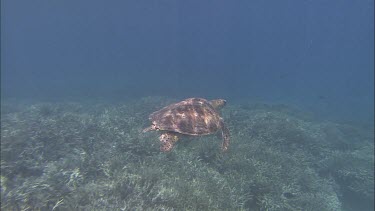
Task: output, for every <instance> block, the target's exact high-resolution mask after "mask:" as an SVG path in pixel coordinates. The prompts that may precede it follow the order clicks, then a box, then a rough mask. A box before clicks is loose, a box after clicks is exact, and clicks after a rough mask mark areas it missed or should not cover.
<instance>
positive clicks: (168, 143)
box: [159, 132, 178, 152]
mask: <svg viewBox="0 0 375 211" xmlns="http://www.w3.org/2000/svg"><path fill="white" fill-rule="evenodd" d="M159 140H160V151H162V152H169V151H171V149H172V148H173V145H174V143H176V142H177V141H178V136H177V135H176V134H175V133H170V132H167V133H163V134H161V135H160V137H159Z"/></svg>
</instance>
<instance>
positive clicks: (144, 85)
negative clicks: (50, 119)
mask: <svg viewBox="0 0 375 211" xmlns="http://www.w3.org/2000/svg"><path fill="white" fill-rule="evenodd" d="M373 7H374V3H373V1H371V0H364V1H340V0H332V1H323V0H321V1H309V0H304V1H295V0H286V1H237V2H230V1H162V2H160V1H110V2H106V3H104V2H102V1H96V0H94V1H42V0H37V1H22V0H16V1H3V2H2V11H1V12H2V22H1V23H2V26H1V29H2V30H1V32H2V33H1V35H2V36H1V46H2V47H1V53H2V54H1V55H2V57H1V59H2V60H1V61H2V62H1V70H2V78H1V84H2V96H3V97H9V98H14V97H16V98H17V97H20V98H32V99H35V98H54V99H60V100H63V99H64V98H67V97H76V98H87V97H88V98H112V99H124V98H128V97H142V96H150V95H158V96H173V97H176V98H181V99H182V98H184V97H190V96H198V97H223V98H228V99H230V100H252V101H270V102H281V103H292V104H297V105H299V106H304V107H306V108H307V109H308V110H311V111H317V112H323V113H324V115H325V116H333V117H336V118H339V119H345V120H348V121H350V120H363V121H367V122H372V120H373V117H374V112H373V106H374V103H373V101H374V99H373V98H374V97H373V95H374V93H373V83H374V72H373V70H374V60H373V58H374V40H373V37H374V23H373V20H374V19H373Z"/></svg>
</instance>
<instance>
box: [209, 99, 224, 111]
mask: <svg viewBox="0 0 375 211" xmlns="http://www.w3.org/2000/svg"><path fill="white" fill-rule="evenodd" d="M210 104H211V105H212V107H214V108H215V109H216V110H220V109H221V108H223V107H224V106H225V104H227V101H226V100H224V99H216V100H211V101H210Z"/></svg>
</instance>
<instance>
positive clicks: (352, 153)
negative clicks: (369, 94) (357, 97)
mask: <svg viewBox="0 0 375 211" xmlns="http://www.w3.org/2000/svg"><path fill="white" fill-rule="evenodd" d="M178 100H181V99H171V98H166V97H147V98H141V99H137V100H131V101H127V102H121V103H103V102H78V101H77V102H58V103H57V102H23V103H20V102H14V101H3V102H2V104H1V210H322V211H324V210H334V211H337V210H346V211H354V210H363V211H366V210H372V209H373V203H374V201H373V199H374V189H373V188H374V146H373V140H374V137H373V132H374V131H373V130H374V129H373V127H362V126H356V125H351V124H344V123H337V122H333V121H322V120H320V119H317V118H314V115H313V114H309V113H306V112H304V111H300V110H297V109H295V108H291V107H288V106H286V105H275V104H272V105H271V104H255V103H245V102H244V103H238V104H233V103H230V102H229V103H228V105H227V106H226V107H225V108H224V109H223V111H222V117H223V118H224V121H225V123H226V125H227V126H228V128H229V130H230V133H231V144H230V146H229V150H228V151H227V152H225V153H222V152H221V151H220V148H219V146H220V144H221V141H222V140H221V138H220V134H217V135H209V136H201V137H182V138H181V139H180V140H179V141H178V143H177V144H176V146H175V148H174V149H173V150H172V151H171V152H169V153H163V152H160V150H159V143H158V135H159V133H158V132H150V133H142V129H143V128H145V127H146V126H148V125H149V124H150V123H149V121H148V115H149V114H150V113H151V112H153V111H155V110H158V109H160V108H162V107H163V106H165V105H168V104H169V103H173V102H177V101H178Z"/></svg>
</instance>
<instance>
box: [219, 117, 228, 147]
mask: <svg viewBox="0 0 375 211" xmlns="http://www.w3.org/2000/svg"><path fill="white" fill-rule="evenodd" d="M220 126H221V136H222V137H223V143H222V144H221V150H222V151H223V152H225V151H227V150H228V147H229V142H230V135H229V130H228V128H227V127H226V126H225V124H224V122H223V121H221V122H220Z"/></svg>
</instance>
